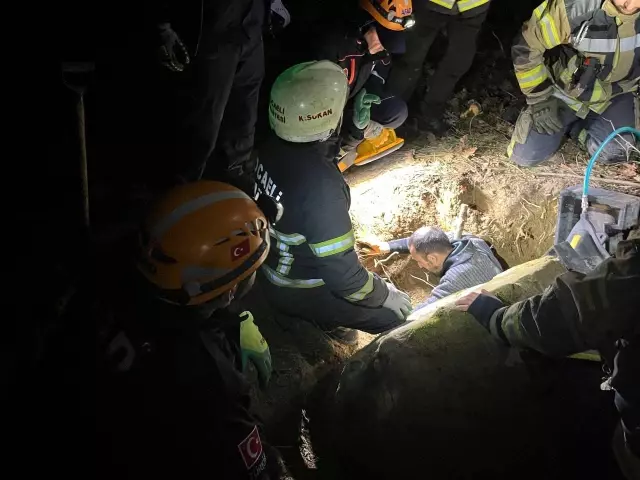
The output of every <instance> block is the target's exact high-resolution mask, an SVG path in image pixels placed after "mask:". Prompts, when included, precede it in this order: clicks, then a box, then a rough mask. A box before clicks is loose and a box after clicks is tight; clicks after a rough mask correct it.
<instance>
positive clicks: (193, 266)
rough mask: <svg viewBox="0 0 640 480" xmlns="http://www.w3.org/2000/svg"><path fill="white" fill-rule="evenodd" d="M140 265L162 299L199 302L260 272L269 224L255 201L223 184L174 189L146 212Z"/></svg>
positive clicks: (264, 256) (267, 244)
mask: <svg viewBox="0 0 640 480" xmlns="http://www.w3.org/2000/svg"><path fill="white" fill-rule="evenodd" d="M140 243H141V252H140V257H139V261H138V269H139V270H140V271H141V272H142V274H143V275H144V276H145V277H146V278H147V279H148V280H149V281H150V282H151V283H152V284H153V285H155V286H156V287H157V294H158V297H159V298H160V299H162V300H164V301H166V302H168V303H174V304H178V305H200V304H203V303H206V302H208V301H210V300H212V299H214V298H216V297H218V296H219V295H220V294H222V293H224V292H226V291H228V290H230V289H231V288H233V287H234V286H235V285H237V284H238V283H240V282H241V281H242V280H244V279H245V278H247V277H249V276H250V275H252V274H253V272H255V271H256V270H257V269H258V267H259V266H260V265H261V264H262V262H264V260H265V259H266V257H267V254H268V252H269V224H268V222H267V219H266V217H265V215H264V214H263V213H262V211H261V210H260V209H259V208H258V206H257V205H256V203H255V202H254V201H253V200H252V199H251V198H249V196H247V195H246V194H245V193H244V192H242V191H241V190H239V189H237V188H235V187H233V186H231V185H228V184H226V183H222V182H213V181H204V180H203V181H199V182H195V183H190V184H186V185H181V186H178V187H176V188H174V189H172V190H171V191H170V192H169V193H168V194H167V195H166V196H164V197H163V198H162V199H160V200H159V201H158V202H157V203H156V205H155V206H154V208H153V209H152V211H151V214H150V215H148V216H147V218H146V221H145V223H144V227H143V230H142V233H141V242H140Z"/></svg>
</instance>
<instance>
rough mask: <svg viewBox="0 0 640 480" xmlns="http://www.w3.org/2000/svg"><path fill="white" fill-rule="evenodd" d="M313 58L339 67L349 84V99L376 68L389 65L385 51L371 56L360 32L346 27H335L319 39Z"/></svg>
mask: <svg viewBox="0 0 640 480" xmlns="http://www.w3.org/2000/svg"><path fill="white" fill-rule="evenodd" d="M378 28H380V29H383V27H378ZM316 58H317V59H318V60H330V61H332V62H334V63H337V64H338V65H339V66H340V67H342V69H343V70H344V73H345V75H346V76H347V80H348V81H349V98H352V97H354V96H355V95H356V94H357V93H358V92H359V91H360V90H361V89H362V87H364V84H365V83H366V82H367V80H368V79H369V77H370V76H371V74H372V72H373V70H374V69H375V67H376V65H377V64H382V65H384V66H389V65H390V64H391V57H390V55H389V53H388V52H387V51H384V52H381V53H378V54H376V55H371V54H370V53H369V50H368V47H367V42H366V41H365V40H364V37H363V36H362V34H361V33H360V30H359V28H358V27H354V26H352V25H348V24H346V25H341V26H340V27H339V28H335V27H334V28H333V29H332V30H330V31H329V33H327V34H326V35H324V36H322V37H321V42H320V43H318V44H317V45H316Z"/></svg>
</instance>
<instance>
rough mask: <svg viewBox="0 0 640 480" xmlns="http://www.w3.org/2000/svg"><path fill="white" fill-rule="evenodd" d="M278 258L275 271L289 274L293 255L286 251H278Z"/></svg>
mask: <svg viewBox="0 0 640 480" xmlns="http://www.w3.org/2000/svg"><path fill="white" fill-rule="evenodd" d="M280 255H281V256H280V260H278V267H277V268H276V271H277V272H278V273H281V274H282V275H289V272H290V271H291V265H292V264H293V255H291V254H290V253H286V252H281V253H280Z"/></svg>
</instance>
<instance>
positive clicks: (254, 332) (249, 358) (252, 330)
mask: <svg viewBox="0 0 640 480" xmlns="http://www.w3.org/2000/svg"><path fill="white" fill-rule="evenodd" d="M240 318H243V320H242V321H241V322H240V350H241V351H242V370H243V371H246V369H247V365H248V364H249V362H252V363H253V365H254V367H256V370H257V371H258V382H259V383H260V388H263V389H264V388H266V386H267V385H268V383H269V379H270V378H271V371H272V366H271V352H269V345H268V344H267V341H266V340H265V339H264V337H263V336H262V334H261V333H260V329H259V328H258V326H257V325H256V324H255V323H254V322H253V315H252V314H251V312H249V311H245V312H242V313H241V314H240Z"/></svg>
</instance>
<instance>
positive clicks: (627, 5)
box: [611, 0, 640, 15]
mask: <svg viewBox="0 0 640 480" xmlns="http://www.w3.org/2000/svg"><path fill="white" fill-rule="evenodd" d="M611 1H612V2H613V4H614V5H615V6H616V8H617V9H618V10H619V11H620V13H624V14H625V15H633V14H634V13H636V12H637V11H638V10H640V0H611Z"/></svg>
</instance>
